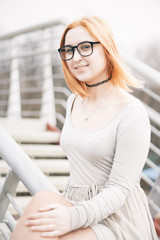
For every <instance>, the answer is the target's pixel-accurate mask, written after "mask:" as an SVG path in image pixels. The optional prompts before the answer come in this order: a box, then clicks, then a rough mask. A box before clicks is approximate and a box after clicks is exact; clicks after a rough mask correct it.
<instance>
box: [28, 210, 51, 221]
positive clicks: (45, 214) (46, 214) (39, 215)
mask: <svg viewBox="0 0 160 240" xmlns="http://www.w3.org/2000/svg"><path fill="white" fill-rule="evenodd" d="M40 218H54V212H51V211H50V212H49V211H43V212H39V213H33V214H31V215H30V216H28V218H27V219H28V220H31V219H40Z"/></svg>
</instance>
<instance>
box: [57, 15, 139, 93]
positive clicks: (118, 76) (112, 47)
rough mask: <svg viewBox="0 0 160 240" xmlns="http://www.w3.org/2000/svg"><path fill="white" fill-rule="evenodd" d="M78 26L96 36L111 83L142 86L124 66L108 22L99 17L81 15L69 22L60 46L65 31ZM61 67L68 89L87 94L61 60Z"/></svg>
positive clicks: (63, 42) (122, 85)
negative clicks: (105, 58)
mask: <svg viewBox="0 0 160 240" xmlns="http://www.w3.org/2000/svg"><path fill="white" fill-rule="evenodd" d="M78 26H82V27H85V28H86V29H87V30H88V32H89V33H90V34H91V35H92V36H93V37H95V38H96V40H97V41H99V42H100V43H101V45H102V46H103V48H104V50H105V53H106V55H107V58H108V62H109V68H108V69H109V71H110V74H112V78H111V80H110V81H112V83H113V85H115V86H118V87H121V88H122V89H124V90H126V91H131V90H130V88H129V87H134V88H139V87H141V86H142V84H141V82H140V81H139V80H137V79H136V78H134V77H133V76H132V75H131V74H130V73H129V72H128V69H127V67H126V64H125V62H124V61H123V59H122V58H121V56H120V54H119V52H118V49H117V47H116V44H115V40H114V38H113V34H112V32H111V29H110V28H109V26H108V24H107V23H106V22H105V21H104V20H102V19H101V18H99V17H96V16H89V17H83V18H81V19H80V20H77V21H74V22H73V23H71V24H69V25H68V26H67V27H66V29H65V30H64V33H63V35H62V38H61V42H60V47H63V46H64V45H65V37H66V34H67V32H68V31H69V30H70V29H72V28H76V27H78ZM62 67H63V72H64V77H65V80H66V82H67V84H68V87H69V88H70V90H71V91H72V92H73V93H75V94H76V95H77V94H78V95H79V96H81V97H84V96H87V95H88V94H87V89H86V86H85V84H84V83H83V82H80V81H78V80H77V79H76V78H75V77H74V76H73V75H72V74H71V72H70V71H69V69H68V66H67V64H66V62H65V61H64V60H62Z"/></svg>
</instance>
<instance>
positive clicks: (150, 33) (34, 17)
mask: <svg viewBox="0 0 160 240" xmlns="http://www.w3.org/2000/svg"><path fill="white" fill-rule="evenodd" d="M83 15H98V16H101V17H103V18H105V19H106V20H107V21H108V22H109V24H110V25H111V27H112V31H113V32H114V35H115V37H116V39H117V40H118V42H119V44H120V45H122V46H123V47H125V48H126V50H127V51H130V52H131V53H132V52H134V50H135V49H136V48H137V46H143V45H146V44H148V42H149V41H151V40H152V39H160V30H159V29H160V27H159V25H160V0H78V1H77V0H0V35H3V34H5V33H8V32H13V31H15V30H19V29H23V28H26V27H28V26H34V25H36V24H39V23H44V22H47V21H52V20H54V19H62V20H63V19H65V21H66V22H70V21H72V20H74V19H75V18H77V17H80V16H83Z"/></svg>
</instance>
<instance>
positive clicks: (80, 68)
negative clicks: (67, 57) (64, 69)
mask: <svg viewBox="0 0 160 240" xmlns="http://www.w3.org/2000/svg"><path fill="white" fill-rule="evenodd" d="M88 66H89V65H88V64H87V65H80V66H75V67H74V69H77V70H82V69H84V68H86V67H88Z"/></svg>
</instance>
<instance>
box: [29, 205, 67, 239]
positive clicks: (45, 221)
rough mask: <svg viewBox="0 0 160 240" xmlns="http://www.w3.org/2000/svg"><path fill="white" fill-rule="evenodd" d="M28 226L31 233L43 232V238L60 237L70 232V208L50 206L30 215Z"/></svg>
mask: <svg viewBox="0 0 160 240" xmlns="http://www.w3.org/2000/svg"><path fill="white" fill-rule="evenodd" d="M26 226H28V227H31V231H34V232H42V234H41V236H42V237H48V238H53V237H58V236H61V235H63V234H66V233H68V232H69V231H70V229H71V216H70V213H69V210H68V207H65V206H63V205H61V204H58V203H56V204H50V205H47V206H45V207H43V208H40V209H39V210H38V212H37V213H34V214H32V215H30V216H29V217H28V221H27V222H26Z"/></svg>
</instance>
